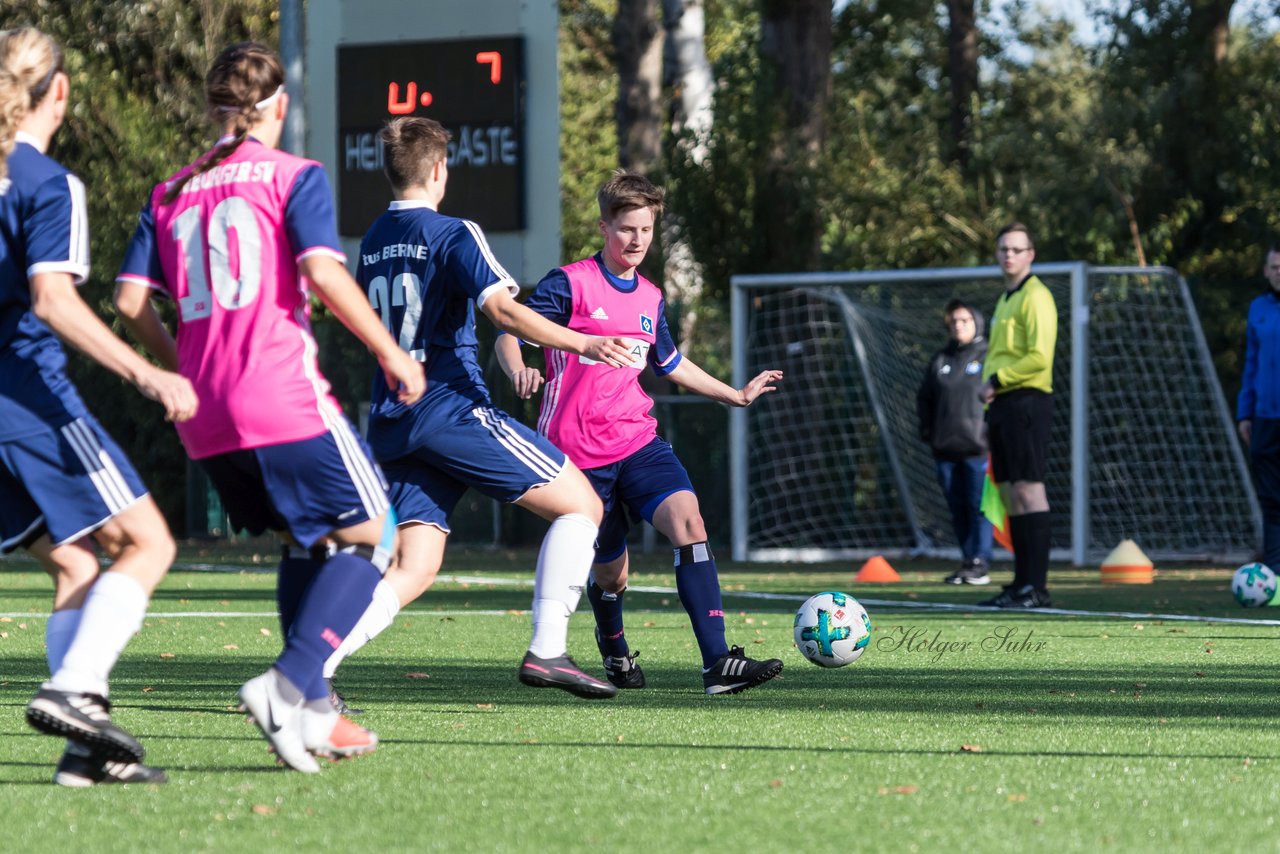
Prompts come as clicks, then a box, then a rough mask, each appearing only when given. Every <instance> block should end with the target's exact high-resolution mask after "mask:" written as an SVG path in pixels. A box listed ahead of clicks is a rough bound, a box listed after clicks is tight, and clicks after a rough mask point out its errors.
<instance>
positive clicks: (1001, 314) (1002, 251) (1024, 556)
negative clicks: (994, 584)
mask: <svg viewBox="0 0 1280 854" xmlns="http://www.w3.org/2000/svg"><path fill="white" fill-rule="evenodd" d="M1035 257H1036V249H1035V243H1034V242H1033V241H1032V239H1031V233H1030V232H1029V231H1028V230H1027V227H1026V226H1025V225H1023V224H1022V223H1020V222H1015V223H1012V224H1010V225H1007V226H1005V227H1004V228H1002V229H1001V230H1000V233H999V234H998V235H997V236H996V263H998V264H999V265H1000V269H1001V271H1002V272H1003V273H1004V287H1005V291H1004V293H1003V294H1001V296H1000V299H999V301H997V302H996V310H995V314H993V315H992V317H991V331H990V333H989V335H988V337H987V340H988V345H987V361H986V362H985V364H984V365H983V368H982V378H983V379H984V380H985V381H986V382H985V383H984V384H983V386H982V391H981V395H982V399H983V400H984V401H985V402H986V403H987V404H988V407H987V430H988V434H987V440H988V444H989V446H990V448H991V468H992V479H993V480H994V481H995V482H996V483H997V484H999V486H1000V495H1001V497H1002V498H1003V499H1004V504H1005V507H1006V508H1007V509H1008V511H1009V537H1010V539H1011V540H1013V583H1012V584H1010V585H1008V586H1007V587H1005V588H1004V590H1002V591H1001V592H1000V593H999V594H997V595H996V596H994V597H992V598H991V599H988V600H986V601H985V602H980V603H979V604H980V605H991V606H995V607H997V608H1010V609H1013V608H1048V607H1051V606H1052V604H1053V602H1052V600H1051V599H1050V598H1049V590H1048V577H1049V541H1050V534H1051V533H1052V525H1051V524H1050V516H1049V498H1048V496H1047V495H1046V493H1045V488H1044V476H1045V465H1046V457H1047V455H1048V448H1049V428H1050V425H1051V423H1052V421H1053V348H1054V345H1055V344H1056V343H1057V340H1058V309H1057V307H1056V306H1055V305H1054V303H1053V294H1051V293H1050V292H1049V289H1048V288H1047V287H1045V284H1044V282H1042V281H1040V280H1039V279H1038V278H1036V277H1035V276H1034V275H1032V273H1031V262H1032V261H1034V260H1035Z"/></svg>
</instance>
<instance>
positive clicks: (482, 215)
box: [289, 0, 560, 284]
mask: <svg viewBox="0 0 1280 854" xmlns="http://www.w3.org/2000/svg"><path fill="white" fill-rule="evenodd" d="M305 29H306V40H305V48H304V65H305V71H304V72H303V75H302V77H303V80H302V83H303V84H304V85H302V87H301V88H302V89H303V91H304V93H305V94H304V97H305V104H306V146H305V147H306V151H305V153H306V155H307V156H309V157H312V158H314V159H316V160H319V161H320V162H321V163H323V164H324V166H325V170H326V172H327V173H328V175H329V180H330V182H331V183H332V184H333V187H334V190H335V195H336V197H337V208H338V231H339V233H340V234H341V235H342V237H343V245H344V248H345V250H346V252H347V256H348V258H355V257H356V256H357V254H358V247H359V239H360V237H361V236H362V235H363V234H364V233H365V232H366V231H368V229H369V226H370V225H372V224H373V221H374V220H375V219H377V217H378V216H379V215H380V214H381V213H382V212H383V211H385V210H386V209H387V205H388V204H389V203H390V201H391V188H390V187H389V186H388V184H387V179H386V177H385V176H384V175H383V171H382V166H383V152H382V148H381V146H380V144H379V142H378V131H379V130H380V129H381V128H382V127H383V125H384V124H386V122H387V121H389V120H390V119H394V118H396V117H397V116H425V117H427V118H431V119H435V120H436V121H438V122H440V124H442V125H444V126H445V128H446V129H448V131H449V132H450V134H451V137H452V138H451V140H450V143H449V184H448V187H447V188H446V190H445V197H444V200H443V201H442V202H441V203H440V211H441V213H445V214H449V215H451V216H458V217H463V218H466V219H470V220H474V221H475V222H477V223H478V224H479V225H480V227H481V228H483V229H484V231H485V234H486V235H487V236H488V238H489V245H490V247H492V249H493V252H494V254H495V255H496V256H497V258H498V260H499V261H500V262H501V263H502V265H503V266H504V267H505V268H506V269H507V271H508V272H510V273H511V275H512V276H513V277H515V279H516V281H518V282H520V283H521V284H533V283H535V282H537V281H538V279H540V278H541V277H542V275H543V274H545V273H546V272H547V270H549V269H551V268H552V267H555V266H556V265H557V264H559V263H560V90H559V65H558V36H559V6H558V2H557V0H519V2H516V0H428V2H423V0H307V3H306V26H305ZM289 87H290V89H289V91H290V92H291V93H294V92H296V88H295V81H294V80H293V79H291V80H290V81H289Z"/></svg>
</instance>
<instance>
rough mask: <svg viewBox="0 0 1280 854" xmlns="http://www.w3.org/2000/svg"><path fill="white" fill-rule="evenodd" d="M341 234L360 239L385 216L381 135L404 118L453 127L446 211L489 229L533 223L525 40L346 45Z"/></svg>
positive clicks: (341, 74) (341, 75) (341, 64)
mask: <svg viewBox="0 0 1280 854" xmlns="http://www.w3.org/2000/svg"><path fill="white" fill-rule="evenodd" d="M337 51H338V81H337V83H338V87H337V88H338V151H337V155H338V156H337V167H338V193H339V199H340V210H339V213H338V229H339V231H340V232H341V233H342V234H344V235H348V236H359V235H362V234H364V232H365V231H366V230H367V229H368V228H369V226H370V225H371V224H372V223H373V221H374V220H375V219H377V217H378V216H379V215H380V214H381V213H382V212H383V211H385V210H386V208H387V204H388V203H389V202H390V200H391V190H390V187H389V186H388V185H387V180H386V177H385V176H384V175H383V172H382V164H383V155H382V146H381V144H380V143H379V141H378V131H379V129H381V128H382V126H383V125H384V124H385V123H386V122H387V121H389V120H391V119H394V118H396V117H397V116H425V117H427V118H431V119H435V120H436V121H438V122H440V124H442V125H444V126H445V127H446V128H447V129H448V130H449V132H450V133H451V134H452V136H453V138H452V140H450V142H449V184H448V189H447V191H446V194H445V199H444V202H443V203H442V204H441V205H440V210H441V212H442V213H446V214H449V215H451V216H459V217H464V218H466V219H471V220H475V221H476V222H477V223H479V224H480V227H481V228H483V229H485V230H486V231H494V232H498V231H519V230H521V229H523V228H524V227H525V199H524V168H525V163H524V161H525V151H524V147H525V146H524V142H525V139H524V133H525V129H524V40H523V39H522V38H520V37H518V36H503V37H491V38H476V39H454V40H448V41H422V42H388V43H385V44H369V45H339V46H338V49H337Z"/></svg>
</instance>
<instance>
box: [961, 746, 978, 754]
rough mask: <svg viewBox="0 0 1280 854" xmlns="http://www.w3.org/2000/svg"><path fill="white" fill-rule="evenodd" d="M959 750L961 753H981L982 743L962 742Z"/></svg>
mask: <svg viewBox="0 0 1280 854" xmlns="http://www.w3.org/2000/svg"><path fill="white" fill-rule="evenodd" d="M960 752H961V753H981V752H982V745H981V744H962V745H960Z"/></svg>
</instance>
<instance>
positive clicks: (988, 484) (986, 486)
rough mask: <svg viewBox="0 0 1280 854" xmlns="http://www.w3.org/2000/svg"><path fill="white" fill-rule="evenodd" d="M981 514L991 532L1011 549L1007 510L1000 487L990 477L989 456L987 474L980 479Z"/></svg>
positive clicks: (997, 540)
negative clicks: (989, 526) (989, 524)
mask: <svg viewBox="0 0 1280 854" xmlns="http://www.w3.org/2000/svg"><path fill="white" fill-rule="evenodd" d="M982 515H983V516H986V517H987V520H988V521H989V522H991V528H992V531H991V534H992V537H993V538H994V539H995V541H996V542H997V543H999V544H1000V545H1002V546H1003V547H1004V548H1005V549H1006V550H1007V551H1010V552H1011V551H1013V538H1012V537H1010V536H1009V511H1007V510H1006V509H1005V506H1004V499H1002V498H1001V497H1000V487H998V486H996V482H995V481H994V480H992V479H991V457H987V474H986V477H984V478H983V480H982Z"/></svg>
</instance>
